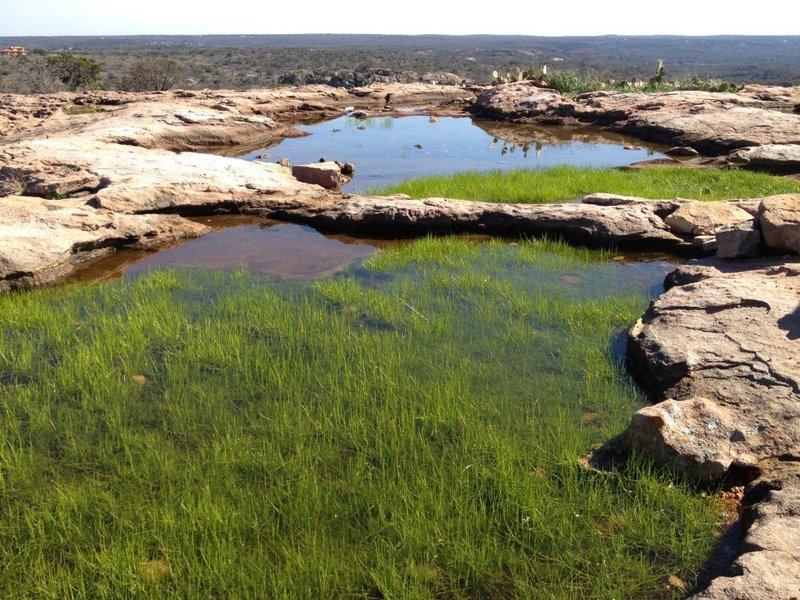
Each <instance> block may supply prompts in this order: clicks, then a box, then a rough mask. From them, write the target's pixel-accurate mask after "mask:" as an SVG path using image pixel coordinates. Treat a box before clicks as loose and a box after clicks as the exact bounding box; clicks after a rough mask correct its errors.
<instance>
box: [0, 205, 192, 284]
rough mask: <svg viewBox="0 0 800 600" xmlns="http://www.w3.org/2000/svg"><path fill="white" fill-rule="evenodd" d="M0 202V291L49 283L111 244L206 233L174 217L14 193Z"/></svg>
mask: <svg viewBox="0 0 800 600" xmlns="http://www.w3.org/2000/svg"><path fill="white" fill-rule="evenodd" d="M0 202H2V211H0V291H5V290H9V289H14V288H18V287H30V286H32V285H39V284H44V283H50V282H52V281H54V280H57V279H60V278H61V277H64V276H65V275H67V274H68V273H69V272H70V271H71V270H72V269H73V268H74V267H75V265H76V264H77V263H78V262H80V261H82V260H86V259H87V258H89V257H91V256H92V255H102V254H103V253H105V252H108V251H113V250H114V249H116V248H121V247H135V248H147V247H151V246H154V245H157V244H163V243H165V242H169V241H172V240H176V239H180V238H186V237H197V236H199V235H203V234H204V233H206V232H207V231H208V228H207V227H205V226H204V225H201V224H198V223H194V222H192V221H188V220H186V219H183V218H181V217H179V216H176V215H124V214H116V213H113V212H111V211H108V210H97V209H94V208H92V207H89V206H85V205H82V204H79V203H76V202H74V201H54V200H43V199H40V198H29V197H18V196H11V197H6V198H3V199H2V200H1V201H0Z"/></svg>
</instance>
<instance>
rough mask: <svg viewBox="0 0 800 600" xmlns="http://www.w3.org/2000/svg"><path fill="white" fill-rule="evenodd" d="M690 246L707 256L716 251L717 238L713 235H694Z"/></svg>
mask: <svg viewBox="0 0 800 600" xmlns="http://www.w3.org/2000/svg"><path fill="white" fill-rule="evenodd" d="M692 244H693V245H694V246H696V247H697V248H699V249H700V251H701V252H703V253H705V254H707V253H709V252H715V251H716V249H717V238H716V236H713V235H696V236H694V237H693V238H692Z"/></svg>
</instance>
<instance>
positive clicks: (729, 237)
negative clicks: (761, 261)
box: [716, 220, 761, 258]
mask: <svg viewBox="0 0 800 600" xmlns="http://www.w3.org/2000/svg"><path fill="white" fill-rule="evenodd" d="M716 242H717V256H718V257H719V258H745V257H750V256H756V255H757V254H758V250H759V246H760V245H761V232H760V231H759V229H758V227H757V225H756V222H755V221H754V220H750V221H745V222H744V223H739V224H738V225H735V226H733V227H726V228H724V229H720V230H719V231H717V233H716Z"/></svg>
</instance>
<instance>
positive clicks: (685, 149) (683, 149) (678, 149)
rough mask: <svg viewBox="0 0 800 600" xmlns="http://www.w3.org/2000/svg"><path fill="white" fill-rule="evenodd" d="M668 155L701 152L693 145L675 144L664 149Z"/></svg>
mask: <svg viewBox="0 0 800 600" xmlns="http://www.w3.org/2000/svg"><path fill="white" fill-rule="evenodd" d="M664 154H666V155H667V156H700V153H699V152H698V151H697V150H695V149H694V148H692V147H691V146H673V147H672V148H669V149H668V150H664Z"/></svg>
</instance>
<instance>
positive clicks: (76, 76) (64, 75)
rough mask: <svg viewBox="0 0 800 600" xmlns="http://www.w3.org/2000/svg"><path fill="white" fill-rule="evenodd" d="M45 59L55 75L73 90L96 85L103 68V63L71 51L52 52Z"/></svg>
mask: <svg viewBox="0 0 800 600" xmlns="http://www.w3.org/2000/svg"><path fill="white" fill-rule="evenodd" d="M45 60H46V61H47V66H48V67H49V68H50V72H51V73H52V74H53V76H54V77H56V78H57V79H58V80H60V81H61V83H63V84H64V85H65V86H66V87H67V89H68V90H69V91H71V92H74V91H76V90H79V89H85V88H90V87H95V86H96V85H97V79H98V77H99V76H100V71H102V70H103V65H101V64H100V63H96V62H94V61H93V60H89V59H88V58H84V57H83V56H75V55H74V54H70V53H69V52H61V53H59V54H50V55H48V56H46V57H45Z"/></svg>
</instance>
